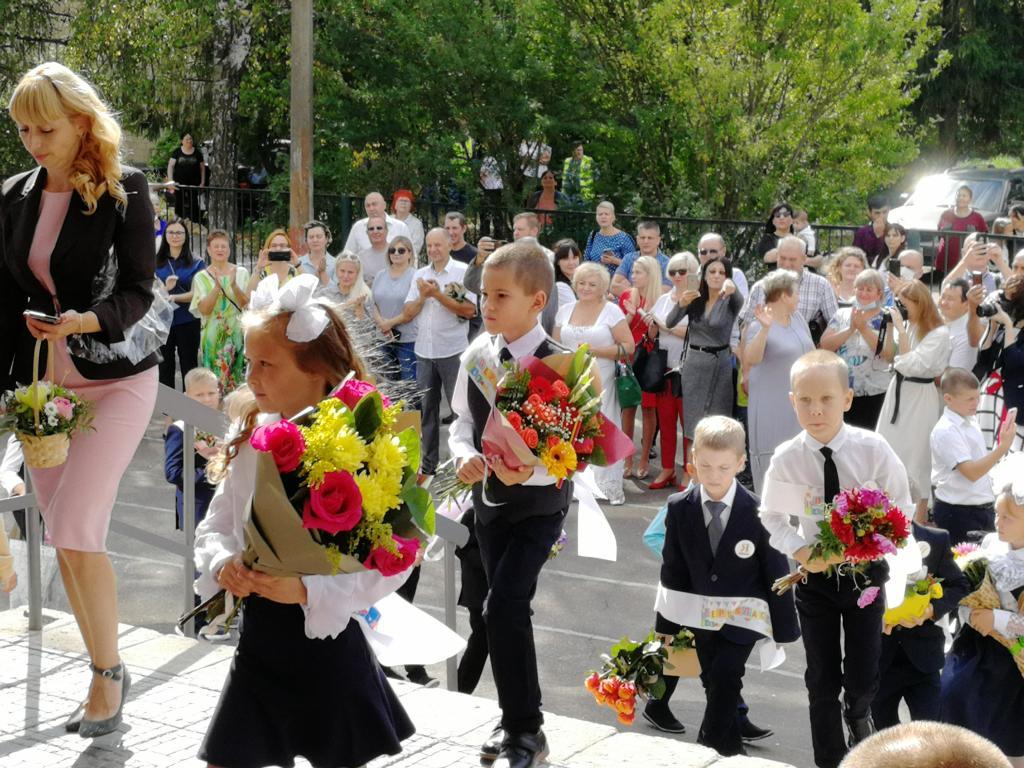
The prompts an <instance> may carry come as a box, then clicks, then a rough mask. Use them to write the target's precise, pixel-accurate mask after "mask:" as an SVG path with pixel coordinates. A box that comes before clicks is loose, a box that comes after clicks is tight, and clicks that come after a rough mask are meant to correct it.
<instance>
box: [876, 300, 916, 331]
mask: <svg viewBox="0 0 1024 768" xmlns="http://www.w3.org/2000/svg"><path fill="white" fill-rule="evenodd" d="M893 306H894V307H896V311H897V312H899V313H900V317H902V318H903V320H904V322H906V320H907V318H908V317H909V316H910V315H909V314H908V313H907V305H906V304H904V303H903V302H902V301H899V300H898V299H897V301H896V303H895V304H893ZM891 322H892V315H890V314H889V313H888V312H883V313H882V326H883V327H884V326H885V325H886V324H887V323H891Z"/></svg>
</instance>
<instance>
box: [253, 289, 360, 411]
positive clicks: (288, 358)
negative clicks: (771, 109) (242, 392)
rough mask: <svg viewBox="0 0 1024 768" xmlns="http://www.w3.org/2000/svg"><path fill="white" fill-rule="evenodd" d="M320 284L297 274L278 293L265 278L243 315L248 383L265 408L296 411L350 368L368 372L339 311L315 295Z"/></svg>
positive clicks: (311, 401) (315, 400)
mask: <svg viewBox="0 0 1024 768" xmlns="http://www.w3.org/2000/svg"><path fill="white" fill-rule="evenodd" d="M296 281H298V283H296ZM266 282H267V281H264V283H266ZM293 284H294V285H293ZM317 284H318V281H317V280H316V278H315V277H314V276H312V275H299V276H298V277H295V278H293V279H292V280H291V281H289V282H288V284H287V285H286V286H285V287H284V288H282V289H280V290H279V291H278V292H277V295H276V297H274V296H272V295H271V294H272V292H273V288H272V287H270V286H267V287H264V284H263V283H261V284H260V285H261V288H258V289H257V294H254V296H253V302H252V305H251V307H250V311H248V312H246V313H245V315H244V316H243V318H242V327H243V329H244V330H245V357H246V360H247V362H248V369H249V370H248V376H247V383H248V384H249V389H251V390H252V394H253V396H254V397H255V399H256V404H257V406H258V407H259V410H261V411H263V412H265V413H280V414H281V415H282V416H285V417H286V418H287V417H291V416H294V415H295V414H296V413H298V412H299V411H301V410H302V409H304V408H307V407H308V406H311V405H315V404H316V403H317V402H319V401H320V400H321V399H322V398H323V397H324V396H325V395H326V394H327V393H328V392H330V391H331V389H333V388H334V387H336V386H337V385H338V384H340V383H341V382H342V380H343V379H344V378H345V377H346V376H347V375H348V374H349V372H351V371H355V374H356V376H359V377H363V376H364V375H365V373H364V370H363V364H362V361H360V359H359V356H358V355H357V354H356V351H355V350H354V349H353V346H352V340H351V339H350V338H349V335H348V332H347V331H346V330H345V324H344V323H343V322H342V320H341V318H340V316H339V315H338V314H337V312H336V311H335V310H334V309H333V308H332V307H330V306H327V305H326V304H324V303H322V302H320V301H318V300H316V299H314V298H313V295H312V294H313V291H314V290H315V289H316V286H317ZM261 289H262V292H263V295H260V291H261Z"/></svg>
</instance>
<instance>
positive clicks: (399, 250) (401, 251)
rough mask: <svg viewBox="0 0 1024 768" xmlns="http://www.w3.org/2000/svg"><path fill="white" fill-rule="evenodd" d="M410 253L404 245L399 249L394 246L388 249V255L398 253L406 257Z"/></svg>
mask: <svg viewBox="0 0 1024 768" xmlns="http://www.w3.org/2000/svg"><path fill="white" fill-rule="evenodd" d="M408 252H409V249H408V248H406V247H405V246H404V245H400V246H398V247H397V248H396V247H394V246H392V247H391V248H388V253H397V254H398V255H399V256H405V254H407V253H408Z"/></svg>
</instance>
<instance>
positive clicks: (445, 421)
mask: <svg viewBox="0 0 1024 768" xmlns="http://www.w3.org/2000/svg"><path fill="white" fill-rule="evenodd" d="M454 421H455V414H454V413H449V414H448V415H447V416H445V417H444V418H443V419H441V423H442V424H444V425H445V426H447V425H449V424H451V423H452V422H454Z"/></svg>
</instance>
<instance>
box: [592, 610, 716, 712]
mask: <svg viewBox="0 0 1024 768" xmlns="http://www.w3.org/2000/svg"><path fill="white" fill-rule="evenodd" d="M694 647H696V646H695V643H694V637H693V633H692V632H690V631H689V630H688V629H682V630H680V632H679V634H677V635H676V636H675V637H674V638H672V639H671V640H667V639H665V638H661V637H660V636H658V635H656V634H655V633H654V632H651V633H650V634H648V635H647V637H646V638H644V639H643V640H640V641H639V642H637V641H634V640H630V639H629V638H628V637H624V638H622V639H621V640H620V641H619V642H618V643H616V644H615V645H613V646H612V648H611V651H610V652H609V653H604V654H601V661H602V662H603V663H602V666H601V671H600V672H591V673H590V674H589V675H588V676H587V677H586V679H585V680H584V681H583V685H584V687H585V688H586V689H587V691H589V692H590V694H591V695H592V696H593V697H594V701H595V702H597V704H599V705H600V706H606V707H610V708H611V709H612V710H613V711H614V712H615V714H616V716H617V718H618V721H619V722H620V723H622V724H623V725H632V724H633V720H634V719H635V717H636V703H637V698H641V699H660V698H661V697H662V696H664V695H665V674H664V673H665V662H666V661H667V659H668V657H669V649H670V648H674V649H681V648H694Z"/></svg>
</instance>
